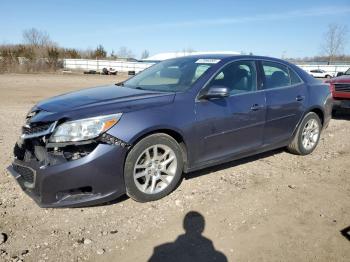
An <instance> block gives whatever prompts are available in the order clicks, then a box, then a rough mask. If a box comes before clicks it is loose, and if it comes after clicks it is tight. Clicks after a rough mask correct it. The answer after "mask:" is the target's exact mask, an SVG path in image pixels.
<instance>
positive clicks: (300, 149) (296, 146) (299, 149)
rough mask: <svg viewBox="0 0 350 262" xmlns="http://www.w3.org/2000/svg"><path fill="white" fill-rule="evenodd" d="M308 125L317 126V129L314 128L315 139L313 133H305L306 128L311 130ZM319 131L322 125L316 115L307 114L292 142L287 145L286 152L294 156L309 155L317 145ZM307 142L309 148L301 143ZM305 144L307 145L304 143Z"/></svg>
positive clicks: (312, 113)
mask: <svg viewBox="0 0 350 262" xmlns="http://www.w3.org/2000/svg"><path fill="white" fill-rule="evenodd" d="M313 121H315V122H313ZM310 123H313V124H315V125H317V127H315V130H316V129H317V137H316V136H315V135H316V133H315V132H311V131H306V129H307V128H311V124H310ZM311 129H312V128H311ZM321 130H322V124H321V120H320V118H319V117H318V115H317V114H316V113H314V112H309V113H307V114H306V115H305V117H304V118H303V120H302V121H301V123H300V125H299V127H298V129H297V131H296V133H295V135H294V138H293V140H292V142H291V143H290V144H289V145H288V147H287V149H288V151H289V152H290V153H292V154H296V155H308V154H311V153H312V152H313V151H314V150H315V148H316V147H317V144H318V142H319V140H320V135H321ZM308 140H309V146H307V145H305V143H303V141H304V142H305V141H308ZM306 144H308V143H307V142H306Z"/></svg>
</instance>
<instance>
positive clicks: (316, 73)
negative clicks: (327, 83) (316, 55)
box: [309, 69, 335, 78]
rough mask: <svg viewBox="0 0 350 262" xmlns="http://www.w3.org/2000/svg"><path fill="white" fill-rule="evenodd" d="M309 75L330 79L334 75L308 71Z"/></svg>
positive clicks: (319, 71)
mask: <svg viewBox="0 0 350 262" xmlns="http://www.w3.org/2000/svg"><path fill="white" fill-rule="evenodd" d="M309 74H310V75H312V76H313V77H315V78H332V77H334V76H335V75H334V73H330V72H327V71H325V70H322V69H313V70H310V72H309Z"/></svg>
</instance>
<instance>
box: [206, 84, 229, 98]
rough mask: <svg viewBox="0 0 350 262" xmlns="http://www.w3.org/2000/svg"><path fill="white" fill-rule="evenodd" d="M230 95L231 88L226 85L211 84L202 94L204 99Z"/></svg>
mask: <svg viewBox="0 0 350 262" xmlns="http://www.w3.org/2000/svg"><path fill="white" fill-rule="evenodd" d="M229 95H230V92H229V89H228V88H227V87H226V86H211V87H209V89H208V90H207V91H206V92H205V93H204V94H203V95H202V96H201V98H203V99H212V98H223V97H228V96H229Z"/></svg>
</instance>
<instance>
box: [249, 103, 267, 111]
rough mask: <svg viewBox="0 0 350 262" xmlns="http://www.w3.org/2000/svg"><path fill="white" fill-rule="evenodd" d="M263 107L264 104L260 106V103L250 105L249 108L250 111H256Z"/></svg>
mask: <svg viewBox="0 0 350 262" xmlns="http://www.w3.org/2000/svg"><path fill="white" fill-rule="evenodd" d="M263 108H264V106H262V105H259V104H254V105H252V107H251V108H250V110H252V111H258V110H260V109H263Z"/></svg>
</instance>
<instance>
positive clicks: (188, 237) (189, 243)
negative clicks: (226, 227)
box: [148, 211, 227, 262]
mask: <svg viewBox="0 0 350 262" xmlns="http://www.w3.org/2000/svg"><path fill="white" fill-rule="evenodd" d="M183 227H184V229H185V234H183V235H180V236H178V237H177V239H176V240H175V241H174V242H171V243H164V244H162V245H159V246H156V247H155V248H154V251H153V254H152V256H151V258H150V259H149V260H148V261H149V262H160V261H167V262H168V261H169V262H175V261H176V262H179V261H181V262H187V261H191V262H192V261H201V262H206V261H208V262H209V261H218V262H224V261H227V257H226V256H225V255H224V254H223V253H221V252H220V251H217V250H215V248H214V245H213V242H212V241H211V240H210V239H208V238H206V237H204V236H203V235H202V233H203V231H204V228H205V220H204V217H203V216H202V214H200V213H198V212H195V211H190V212H188V213H187V214H186V216H185V217H184V221H183Z"/></svg>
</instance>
